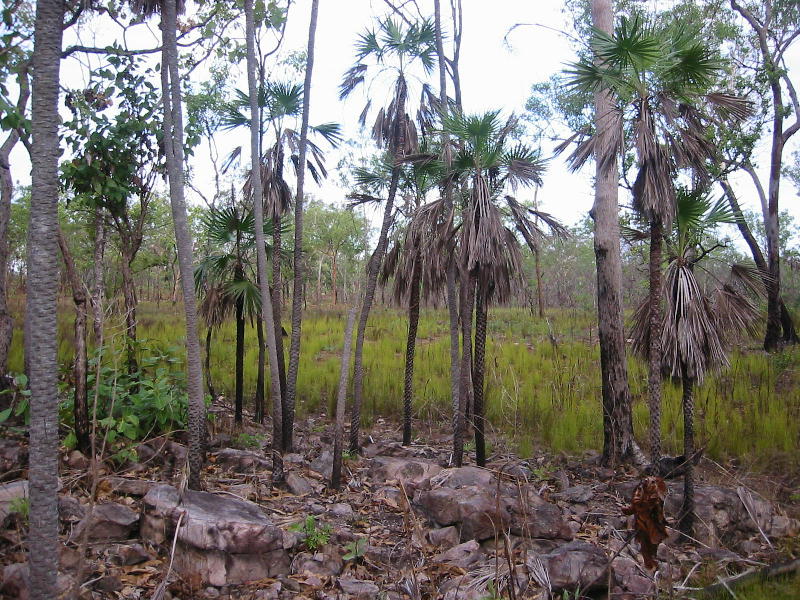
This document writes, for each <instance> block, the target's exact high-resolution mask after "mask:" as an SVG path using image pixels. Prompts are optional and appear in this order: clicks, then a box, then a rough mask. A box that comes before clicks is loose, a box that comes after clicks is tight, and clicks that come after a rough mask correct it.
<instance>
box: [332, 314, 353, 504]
mask: <svg viewBox="0 0 800 600" xmlns="http://www.w3.org/2000/svg"><path fill="white" fill-rule="evenodd" d="M355 320H356V307H355V306H354V307H353V308H351V309H350V312H348V314H347V326H346V327H345V329H344V346H343V347H342V366H341V369H340V370H339V389H338V391H337V393H336V428H335V429H334V432H333V470H332V471H331V487H332V488H333V489H334V490H338V489H339V488H340V487H341V485H342V450H343V449H344V448H343V447H344V419H345V415H344V413H345V404H346V401H347V379H348V376H349V374H350V352H351V348H352V347H353V325H354V324H355Z"/></svg>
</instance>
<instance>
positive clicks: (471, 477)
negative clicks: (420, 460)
mask: <svg viewBox="0 0 800 600" xmlns="http://www.w3.org/2000/svg"><path fill="white" fill-rule="evenodd" d="M496 485H497V479H496V478H495V476H494V474H493V473H492V472H491V471H487V470H486V469H481V468H480V467H472V466H468V467H457V468H454V469H444V470H442V471H441V472H440V473H438V474H437V475H436V476H435V477H433V478H432V479H431V487H446V488H450V489H458V488H462V487H467V486H477V487H481V488H486V489H488V488H494V487H496Z"/></svg>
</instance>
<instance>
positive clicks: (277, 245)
mask: <svg viewBox="0 0 800 600" xmlns="http://www.w3.org/2000/svg"><path fill="white" fill-rule="evenodd" d="M282 251H283V240H282V237H281V218H280V217H276V216H273V217H272V311H273V313H274V314H273V319H274V321H275V344H276V346H277V352H278V373H279V374H280V379H279V381H280V384H281V406H282V408H283V415H282V419H283V422H284V423H288V422H289V414H288V405H287V403H286V360H285V356H284V353H283V326H282V325H281V319H282V314H283V280H282V278H281V262H282V261H281V252H282ZM289 431H290V429H289V428H288V427H284V428H283V447H284V449H286V448H288V444H289V439H288V438H289V437H290V436H289Z"/></svg>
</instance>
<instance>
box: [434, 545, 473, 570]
mask: <svg viewBox="0 0 800 600" xmlns="http://www.w3.org/2000/svg"><path fill="white" fill-rule="evenodd" d="M482 556H483V554H482V553H481V547H480V545H479V544H478V542H476V541H475V540H470V541H468V542H464V543H463V544H459V545H458V546H454V547H452V548H450V549H449V550H447V551H445V552H442V553H441V554H437V555H436V556H434V557H433V558H432V559H431V560H433V561H434V562H440V563H446V564H450V565H454V566H456V567H459V568H461V569H468V568H469V567H470V566H471V565H473V564H475V563H476V562H478V561H479V560H480V559H481V557H482Z"/></svg>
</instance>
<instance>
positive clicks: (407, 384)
mask: <svg viewBox="0 0 800 600" xmlns="http://www.w3.org/2000/svg"><path fill="white" fill-rule="evenodd" d="M421 279H422V254H421V253H420V252H417V254H416V256H415V257H414V267H413V269H412V272H411V290H410V294H409V298H408V338H407V339H406V368H405V377H404V379H403V446H408V445H409V444H411V420H412V413H413V400H414V352H415V350H416V344H417V327H418V326H419V297H420V280H421Z"/></svg>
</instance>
